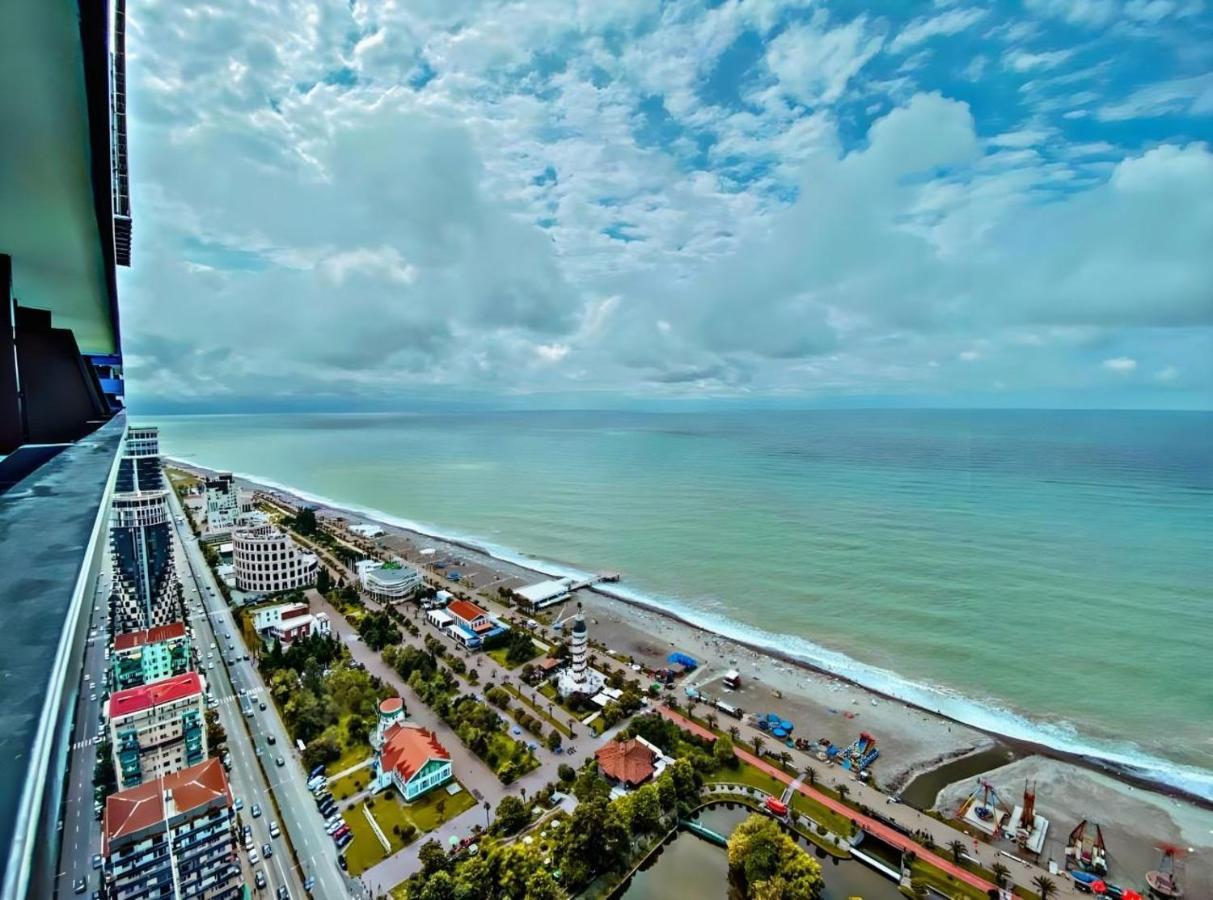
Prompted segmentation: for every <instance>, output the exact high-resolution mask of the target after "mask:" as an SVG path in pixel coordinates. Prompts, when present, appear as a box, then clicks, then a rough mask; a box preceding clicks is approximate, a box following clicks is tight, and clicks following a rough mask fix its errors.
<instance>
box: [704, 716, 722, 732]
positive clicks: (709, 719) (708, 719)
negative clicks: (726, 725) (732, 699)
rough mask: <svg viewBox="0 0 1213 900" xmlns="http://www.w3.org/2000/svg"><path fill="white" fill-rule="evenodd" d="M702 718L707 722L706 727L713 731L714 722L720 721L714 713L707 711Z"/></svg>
mask: <svg viewBox="0 0 1213 900" xmlns="http://www.w3.org/2000/svg"><path fill="white" fill-rule="evenodd" d="M703 720H704V721H705V722H707V723H708V728H710V729H712V730H713V731H715V730H716V723H717V722H718V721H720V720H719V719H717V718H716V713H708V714H707V715H706V716H704V717H703Z"/></svg>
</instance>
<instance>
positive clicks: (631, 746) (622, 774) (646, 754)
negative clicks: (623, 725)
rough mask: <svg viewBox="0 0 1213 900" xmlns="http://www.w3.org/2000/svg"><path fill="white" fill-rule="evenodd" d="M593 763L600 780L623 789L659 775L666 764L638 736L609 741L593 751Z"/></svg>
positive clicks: (667, 759) (662, 756)
mask: <svg viewBox="0 0 1213 900" xmlns="http://www.w3.org/2000/svg"><path fill="white" fill-rule="evenodd" d="M594 760H595V761H596V762H597V763H598V771H599V773H600V774H601V775H602V777H603V778H605V779H606V780H607V781H609V782H611V783H612V784H614V785H617V786H619V787H622V788H624V789H626V790H631V789H633V788H637V787H640V785H642V784H644V783H645V782H646V781H649V780H650V779H652V778H655V777H656V776H657V775H660V774H661V773H662V771H664V770H665V767H666V765H668V763H669V758H668V757H667V756H665V755H664V754H663V753H662V752H661V750H660V749H658V748H657V747H655V746H653V745H652V744H650V743H649V742H648V741H646V740H645V739H644V738H640V737H637V738H631V739H629V740H626V741H610V742H609V743H607V744H604V745H603V746H602V747H599V748H598V749H597V750H595V751H594Z"/></svg>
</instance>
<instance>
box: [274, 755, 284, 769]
mask: <svg viewBox="0 0 1213 900" xmlns="http://www.w3.org/2000/svg"><path fill="white" fill-rule="evenodd" d="M274 762H276V763H277V764H278V768H280V769H281V768H282V767H283V766H285V765H286V760H285V759H283V758H282V757H281V756H280V757H278V758H277V759H276V760H274Z"/></svg>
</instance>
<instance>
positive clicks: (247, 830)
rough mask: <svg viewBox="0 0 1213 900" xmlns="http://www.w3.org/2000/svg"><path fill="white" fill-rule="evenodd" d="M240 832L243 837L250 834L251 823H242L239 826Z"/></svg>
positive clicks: (251, 831)
mask: <svg viewBox="0 0 1213 900" xmlns="http://www.w3.org/2000/svg"><path fill="white" fill-rule="evenodd" d="M240 833H241V834H242V835H244V837H248V836H249V835H250V834H252V833H253V826H252V825H249V824H248V823H247V822H246V823H245V824H244V825H242V826H241V827H240Z"/></svg>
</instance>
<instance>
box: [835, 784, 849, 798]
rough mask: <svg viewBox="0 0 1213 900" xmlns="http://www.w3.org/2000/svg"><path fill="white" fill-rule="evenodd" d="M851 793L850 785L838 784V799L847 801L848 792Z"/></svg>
mask: <svg viewBox="0 0 1213 900" xmlns="http://www.w3.org/2000/svg"><path fill="white" fill-rule="evenodd" d="M849 793H851V789H850V788H849V787H847V786H846V785H845V784H840V785H838V799H839V800H844V801H845V800H846V799H847V794H849Z"/></svg>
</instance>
